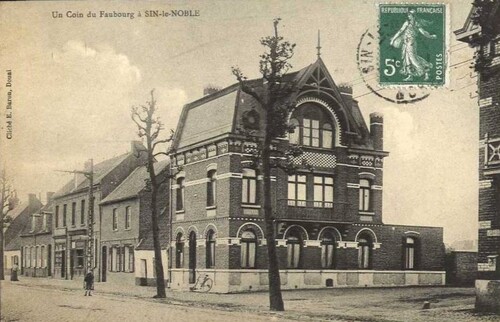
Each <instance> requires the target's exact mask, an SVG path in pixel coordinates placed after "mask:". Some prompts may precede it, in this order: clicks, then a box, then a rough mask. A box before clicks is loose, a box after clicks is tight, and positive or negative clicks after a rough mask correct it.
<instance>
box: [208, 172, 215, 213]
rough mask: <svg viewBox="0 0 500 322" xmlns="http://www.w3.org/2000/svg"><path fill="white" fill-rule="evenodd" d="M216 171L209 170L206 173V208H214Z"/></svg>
mask: <svg viewBox="0 0 500 322" xmlns="http://www.w3.org/2000/svg"><path fill="white" fill-rule="evenodd" d="M216 174H217V171H216V170H210V171H208V173H207V179H208V181H207V207H214V206H215V195H216V190H215V180H216Z"/></svg>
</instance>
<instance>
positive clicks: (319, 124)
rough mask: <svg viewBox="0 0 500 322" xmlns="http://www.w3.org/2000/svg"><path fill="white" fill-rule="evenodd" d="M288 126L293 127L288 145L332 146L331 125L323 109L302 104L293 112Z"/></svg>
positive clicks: (313, 105) (309, 104) (328, 116)
mask: <svg viewBox="0 0 500 322" xmlns="http://www.w3.org/2000/svg"><path fill="white" fill-rule="evenodd" d="M289 124H290V125H291V126H293V127H294V131H293V132H292V133H290V134H289V136H288V138H289V141H290V143H293V144H302V145H305V146H311V147H322V148H331V147H332V146H333V143H334V142H333V125H332V121H331V117H330V115H329V113H328V112H327V111H326V110H325V108H323V107H321V106H318V105H316V104H312V103H306V104H303V105H301V106H300V107H299V108H298V109H296V110H295V111H294V113H293V116H292V118H291V119H290V122H289Z"/></svg>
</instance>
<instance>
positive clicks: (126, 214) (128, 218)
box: [125, 206, 131, 229]
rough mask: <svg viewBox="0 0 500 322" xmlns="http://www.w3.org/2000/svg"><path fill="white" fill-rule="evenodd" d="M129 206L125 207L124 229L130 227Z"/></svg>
mask: <svg viewBox="0 0 500 322" xmlns="http://www.w3.org/2000/svg"><path fill="white" fill-rule="evenodd" d="M130 221H131V219H130V206H127V207H125V229H130Z"/></svg>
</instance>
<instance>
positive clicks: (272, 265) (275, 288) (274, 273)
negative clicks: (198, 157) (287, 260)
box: [262, 118, 285, 311]
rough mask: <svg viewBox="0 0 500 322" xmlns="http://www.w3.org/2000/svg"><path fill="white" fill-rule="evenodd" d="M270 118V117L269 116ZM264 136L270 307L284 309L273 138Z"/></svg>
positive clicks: (263, 168)
mask: <svg viewBox="0 0 500 322" xmlns="http://www.w3.org/2000/svg"><path fill="white" fill-rule="evenodd" d="M268 119H269V118H268ZM267 126H269V124H268V125H266V134H265V138H264V147H263V150H262V174H263V177H264V220H265V223H266V242H267V253H268V258H269V269H268V277H269V308H270V309H271V311H284V310H285V305H284V303H283V297H282V296H281V279H280V271H279V265H278V254H277V252H276V239H275V235H274V221H273V217H274V216H273V213H272V211H273V209H272V205H271V166H270V158H271V138H270V135H269V134H268V133H267V132H268V131H267Z"/></svg>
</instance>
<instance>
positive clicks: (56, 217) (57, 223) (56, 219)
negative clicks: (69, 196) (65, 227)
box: [54, 205, 59, 228]
mask: <svg viewBox="0 0 500 322" xmlns="http://www.w3.org/2000/svg"><path fill="white" fill-rule="evenodd" d="M54 219H55V220H54V221H55V225H56V228H58V227H59V205H57V206H56V216H55V218H54Z"/></svg>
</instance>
